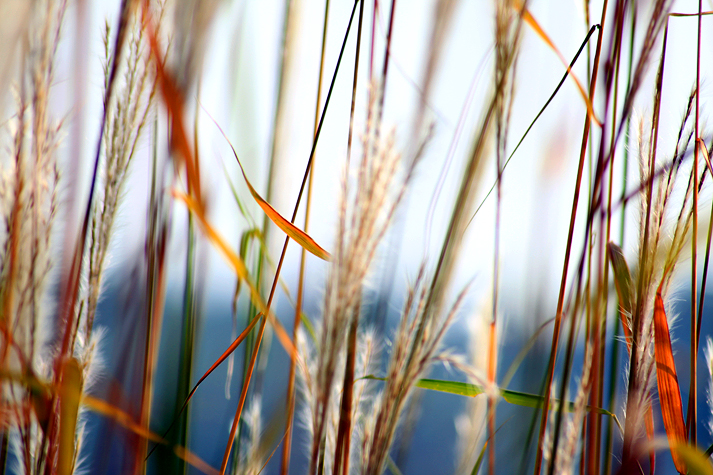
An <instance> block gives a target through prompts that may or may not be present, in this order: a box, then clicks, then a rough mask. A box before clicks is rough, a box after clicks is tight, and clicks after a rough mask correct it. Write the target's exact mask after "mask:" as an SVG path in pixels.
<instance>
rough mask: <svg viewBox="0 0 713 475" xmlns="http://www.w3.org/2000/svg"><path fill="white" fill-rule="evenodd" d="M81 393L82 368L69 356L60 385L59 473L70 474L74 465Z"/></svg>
mask: <svg viewBox="0 0 713 475" xmlns="http://www.w3.org/2000/svg"><path fill="white" fill-rule="evenodd" d="M81 393H82V370H81V368H80V367H79V362H78V361H77V360H76V358H69V359H68V360H67V361H66V362H65V363H64V370H63V371H62V382H61V383H60V387H59V395H60V400H59V451H58V452H59V454H58V457H59V461H58V463H57V473H58V474H59V475H70V474H71V473H72V468H73V466H74V446H75V433H76V430H77V416H78V414H79V399H80V395H81Z"/></svg>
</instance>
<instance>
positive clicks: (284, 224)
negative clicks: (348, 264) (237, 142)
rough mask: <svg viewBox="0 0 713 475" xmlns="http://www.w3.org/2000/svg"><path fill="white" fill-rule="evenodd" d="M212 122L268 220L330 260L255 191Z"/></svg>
mask: <svg viewBox="0 0 713 475" xmlns="http://www.w3.org/2000/svg"><path fill="white" fill-rule="evenodd" d="M213 122H214V123H215V125H216V126H217V127H218V130H220V133H221V134H223V137H224V138H225V140H226V141H227V142H228V145H230V149H231V150H232V151H233V155H235V160H236V161H237V162H238V166H239V167H240V172H241V173H242V174H243V178H245V183H246V184H247V185H248V188H249V189H250V194H251V195H253V198H255V201H257V204H258V205H260V208H262V210H263V211H264V212H265V214H266V215H267V217H268V218H270V221H272V222H273V223H275V224H276V225H277V227H278V228H280V229H282V230H283V231H284V232H285V234H287V235H288V236H290V237H291V238H292V240H293V241H295V242H296V243H297V244H299V245H300V246H302V247H303V248H304V249H306V250H307V251H309V252H311V253H312V254H314V255H315V256H317V257H319V258H320V259H324V260H325V261H328V260H330V259H331V256H330V255H329V253H328V252H327V251H325V250H324V249H323V248H322V247H321V246H320V245H319V244H317V243H316V242H315V240H314V239H312V238H311V237H310V236H309V235H308V234H307V233H306V232H304V231H302V230H301V229H300V228H298V227H297V226H295V225H294V224H292V223H291V222H289V221H288V220H287V219H285V218H284V217H283V216H282V215H281V214H280V213H278V212H277V210H276V209H275V208H273V207H272V205H270V203H268V202H267V201H265V200H264V199H263V198H262V196H260V194H259V193H258V192H257V191H255V188H253V186H252V185H251V184H250V180H248V176H247V175H246V174H245V169H244V168H243V164H242V163H240V159H239V158H238V153H237V152H236V151H235V147H233V144H231V143H230V140H228V137H227V136H226V135H225V132H223V129H222V128H221V127H220V126H219V125H218V123H217V122H215V121H213Z"/></svg>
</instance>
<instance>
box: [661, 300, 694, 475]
mask: <svg viewBox="0 0 713 475" xmlns="http://www.w3.org/2000/svg"><path fill="white" fill-rule="evenodd" d="M654 336H655V345H654V348H655V354H656V382H657V384H658V390H659V399H660V400H661V414H662V416H663V424H664V427H665V428H666V435H667V437H668V440H669V444H670V445H671V446H672V448H671V456H672V457H673V463H674V465H675V466H676V470H678V473H681V474H685V473H686V464H685V462H684V460H683V458H682V457H681V456H680V455H679V453H678V452H677V451H675V450H674V449H673V446H678V445H680V444H681V443H684V444H685V443H686V442H687V437H686V425H685V424H684V422H683V406H682V404H681V390H680V388H679V386H678V377H677V376H676V363H675V361H674V359H673V351H672V350H671V336H670V334H669V329H668V322H667V320H666V310H665V309H664V305H663V298H662V297H661V286H659V288H658V290H657V291H656V300H655V302H654Z"/></svg>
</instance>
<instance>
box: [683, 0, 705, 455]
mask: <svg viewBox="0 0 713 475" xmlns="http://www.w3.org/2000/svg"><path fill="white" fill-rule="evenodd" d="M702 12H703V1H702V0H698V36H697V45H696V116H695V133H696V142H695V145H694V147H695V151H694V158H693V179H694V182H693V229H692V238H691V342H690V345H691V351H690V361H691V370H690V375H691V385H690V388H689V391H688V419H687V421H686V432H687V433H688V435H689V441H690V443H691V445H693V446H694V447H695V446H696V444H697V442H698V430H697V424H698V421H697V418H698V379H697V378H698V375H697V372H698V338H699V336H698V317H697V312H698V255H697V251H698V161H699V157H700V146H701V140H700V137H701V134H700V122H699V121H700V105H701V104H700V90H701V89H700V88H701V23H702V21H703V16H702Z"/></svg>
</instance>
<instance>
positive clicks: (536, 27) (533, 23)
mask: <svg viewBox="0 0 713 475" xmlns="http://www.w3.org/2000/svg"><path fill="white" fill-rule="evenodd" d="M515 5H516V7H517V8H518V10H520V12H521V14H522V19H523V20H524V21H525V23H527V24H528V25H529V26H530V28H532V29H533V31H534V32H535V33H537V36H539V37H540V38H541V39H542V41H544V42H545V43H547V46H549V47H550V48H551V49H552V51H554V52H555V54H556V55H557V57H558V58H559V59H560V61H562V63H563V64H564V65H565V66H566V67H567V72H568V73H569V74H570V76H572V80H573V81H574V83H575V84H576V85H577V89H578V90H579V94H581V96H582V98H583V99H584V103H585V104H586V105H587V114H589V117H590V118H591V119H592V120H593V121H594V123H595V124H597V125H598V126H599V127H601V126H602V123H601V121H600V120H599V119H598V118H597V115H596V114H595V113H594V107H593V106H592V101H591V100H589V95H588V94H587V91H586V90H585V89H584V86H582V83H581V82H580V80H579V79H577V76H576V75H575V74H574V73H573V72H572V69H571V68H570V66H569V64H567V60H566V59H565V57H564V56H563V55H562V53H560V50H559V49H557V46H556V45H555V44H554V42H553V41H552V40H551V39H550V37H549V36H548V35H547V33H545V30H544V29H543V28H542V27H541V26H540V24H539V23H538V22H537V20H535V17H533V16H532V14H531V13H530V11H529V10H528V9H527V7H526V6H524V5H521V4H520V2H515Z"/></svg>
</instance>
